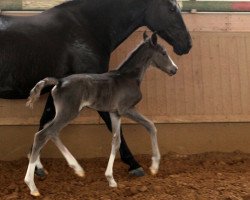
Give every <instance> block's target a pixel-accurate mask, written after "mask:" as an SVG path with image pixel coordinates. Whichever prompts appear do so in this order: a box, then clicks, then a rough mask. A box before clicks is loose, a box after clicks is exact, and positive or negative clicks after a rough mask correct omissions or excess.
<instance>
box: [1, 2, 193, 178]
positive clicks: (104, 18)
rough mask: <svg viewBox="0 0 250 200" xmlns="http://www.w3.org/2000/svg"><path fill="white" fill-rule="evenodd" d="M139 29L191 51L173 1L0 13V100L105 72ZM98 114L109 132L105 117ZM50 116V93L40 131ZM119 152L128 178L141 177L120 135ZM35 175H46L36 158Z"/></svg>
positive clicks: (81, 4)
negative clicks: (53, 81)
mask: <svg viewBox="0 0 250 200" xmlns="http://www.w3.org/2000/svg"><path fill="white" fill-rule="evenodd" d="M142 26H146V27H148V28H149V29H150V30H151V31H157V33H158V34H159V36H160V37H161V38H163V39H164V40H165V41H167V42H168V43H169V44H170V45H172V46H173V49H174V51H175V52H176V53H177V54H179V55H182V54H185V53H188V52H189V50H190V49H191V46H192V41H191V37H190V34H189V32H188V30H187V28H186V26H185V24H184V21H183V18H182V16H181V11H180V8H179V6H178V4H177V2H176V0H74V1H68V2H65V3H63V4H61V5H58V6H56V7H54V8H51V9H49V10H47V11H44V12H42V13H41V14H38V15H36V16H28V17H27V16H25V17H16V16H5V15H0V98H4V99H24V98H27V97H28V95H29V91H30V89H31V88H32V87H33V86H34V85H35V83H37V82H38V81H39V80H41V79H43V78H45V77H56V78H62V77H65V76H68V75H71V74H79V73H104V72H107V71H108V65H109V60H110V55H111V53H112V51H113V50H114V49H116V47H117V46H118V45H119V44H121V43H122V42H123V41H124V40H125V39H126V38H127V37H128V36H129V35H130V34H131V33H133V32H134V31H135V30H136V29H137V28H138V27H142ZM50 90H51V87H50V88H46V89H45V90H44V91H43V93H44V92H49V91H50ZM98 112H99V114H100V116H101V117H102V119H103V120H104V121H105V123H106V125H107V127H108V129H109V130H110V131H112V130H111V129H112V124H111V120H110V115H109V113H108V112H103V111H98ZM54 116H55V107H54V105H53V99H52V97H51V95H49V97H48V99H47V102H46V105H45V108H44V112H43V115H42V118H41V120H40V128H39V130H41V129H42V128H43V127H44V125H45V124H47V123H48V122H49V121H51V120H52V119H53V118H54ZM120 154H121V159H122V160H123V162H125V163H126V164H128V165H129V171H130V172H131V173H132V174H134V175H137V176H140V175H143V174H144V172H143V169H142V168H141V166H140V165H139V163H138V162H137V161H136V160H135V159H134V157H133V155H132V154H131V152H130V150H129V148H128V146H127V144H126V142H125V140H124V138H123V135H122V133H121V146H120ZM36 174H37V175H39V176H45V170H44V168H43V165H42V163H41V162H40V159H39V162H37V166H36Z"/></svg>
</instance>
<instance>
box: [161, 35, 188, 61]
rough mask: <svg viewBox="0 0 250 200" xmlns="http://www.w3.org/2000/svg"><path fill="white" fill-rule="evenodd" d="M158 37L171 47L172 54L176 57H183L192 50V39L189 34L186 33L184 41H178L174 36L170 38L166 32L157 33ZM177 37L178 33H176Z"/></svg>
mask: <svg viewBox="0 0 250 200" xmlns="http://www.w3.org/2000/svg"><path fill="white" fill-rule="evenodd" d="M157 33H158V35H159V36H160V37H162V38H163V39H164V40H166V41H167V42H168V43H169V44H170V45H172V46H173V49H174V52H175V53H176V54H177V55H180V56H181V55H183V54H187V53H189V51H190V49H191V48H192V39H191V36H190V34H189V33H188V34H187V35H185V36H186V37H185V39H178V38H180V36H179V37H178V38H176V35H175V36H172V35H171V34H170V33H168V32H166V31H157ZM177 35H178V33H177Z"/></svg>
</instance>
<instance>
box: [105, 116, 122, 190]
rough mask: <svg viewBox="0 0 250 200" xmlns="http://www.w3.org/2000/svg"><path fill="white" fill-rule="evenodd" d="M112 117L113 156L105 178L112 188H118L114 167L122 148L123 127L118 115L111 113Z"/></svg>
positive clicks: (110, 158) (111, 155)
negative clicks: (119, 150) (121, 135)
mask: <svg viewBox="0 0 250 200" xmlns="http://www.w3.org/2000/svg"><path fill="white" fill-rule="evenodd" d="M110 117H111V120H112V132H113V138H112V147H111V154H110V157H109V162H108V166H107V169H106V172H105V176H106V178H107V180H108V182H109V186H110V187H117V183H116V182H115V179H114V177H113V165H114V160H115V156H116V152H117V150H118V149H119V148H120V144H121V138H120V126H121V118H120V116H119V115H118V114H116V113H110Z"/></svg>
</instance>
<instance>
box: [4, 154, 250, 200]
mask: <svg viewBox="0 0 250 200" xmlns="http://www.w3.org/2000/svg"><path fill="white" fill-rule="evenodd" d="M137 159H138V160H139V161H140V163H141V164H142V165H143V167H144V169H146V172H147V175H146V176H144V177H141V178H133V177H130V176H129V175H128V173H127V171H126V170H127V168H126V166H125V165H124V164H123V163H121V161H120V160H119V159H118V160H117V161H116V162H115V168H114V177H115V179H116V181H117V182H118V188H116V189H112V188H109V187H108V183H107V181H106V179H105V176H104V171H105V167H106V164H107V159H106V158H95V159H84V160H80V164H81V165H82V166H83V167H84V169H85V171H86V177H85V178H84V179H81V178H78V177H77V176H75V175H74V172H73V171H72V169H70V168H69V167H68V166H67V164H66V161H65V160H63V159H43V163H44V166H45V167H46V169H47V170H48V171H49V175H48V177H47V179H46V180H44V181H39V180H37V179H36V184H37V186H38V188H39V189H40V192H41V194H42V196H41V197H40V198H38V199H44V200H53V199H59V200H63V199H67V200H73V199H74V200H75V199H81V200H85V199H93V200H94V199H105V200H108V199H119V200H122V199H136V200H143V199H148V200H153V199H155V200H161V199H162V200H163V199H164V200H168V199H173V200H179V199H183V200H193V199H196V200H203V199H204V200H205V199H208V200H214V199H218V200H240V199H241V200H242V199H243V200H250V155H249V154H243V153H240V152H234V153H230V154H229V153H227V154H226V153H205V154H199V155H190V156H183V155H178V154H175V153H169V154H167V155H164V156H163V157H162V162H161V166H160V167H161V168H160V172H159V174H158V175H157V176H151V175H150V174H149V171H148V166H149V165H150V156H148V155H147V156H137ZM26 167H27V160H26V159H21V160H19V161H15V162H14V161H13V162H0V185H1V187H0V199H1V200H2V199H5V200H10V199H15V200H16V199H34V198H32V197H30V195H29V190H28V188H27V187H26V185H25V184H24V182H23V178H24V175H25V171H26Z"/></svg>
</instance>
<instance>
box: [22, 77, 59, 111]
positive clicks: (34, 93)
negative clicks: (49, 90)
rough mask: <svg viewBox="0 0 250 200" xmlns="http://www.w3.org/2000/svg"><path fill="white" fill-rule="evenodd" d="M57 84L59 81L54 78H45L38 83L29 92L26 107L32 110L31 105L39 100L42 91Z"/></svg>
mask: <svg viewBox="0 0 250 200" xmlns="http://www.w3.org/2000/svg"><path fill="white" fill-rule="evenodd" d="M58 83H59V81H58V80H57V79H56V78H45V79H43V80H41V81H39V82H38V83H37V84H36V85H35V87H34V88H33V89H32V90H31V91H30V96H29V97H28V101H27V103H26V106H27V107H30V108H33V104H34V103H35V102H36V101H37V100H38V99H39V97H40V94H41V91H42V89H43V88H44V87H46V86H50V85H57V84H58Z"/></svg>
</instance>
